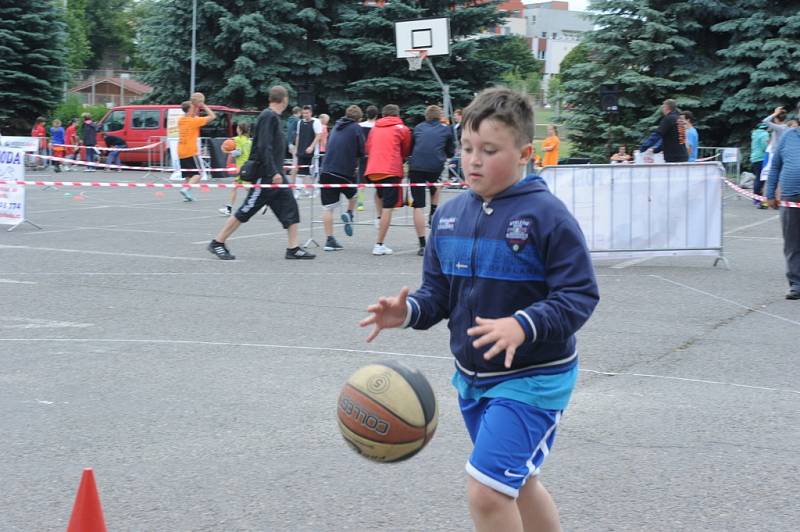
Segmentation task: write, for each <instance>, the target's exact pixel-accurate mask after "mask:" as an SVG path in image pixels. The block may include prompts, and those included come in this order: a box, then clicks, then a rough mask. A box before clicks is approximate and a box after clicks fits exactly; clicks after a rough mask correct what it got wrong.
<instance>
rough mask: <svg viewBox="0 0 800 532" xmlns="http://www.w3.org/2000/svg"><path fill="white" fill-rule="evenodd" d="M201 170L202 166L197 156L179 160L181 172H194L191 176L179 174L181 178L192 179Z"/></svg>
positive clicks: (186, 173) (185, 173)
mask: <svg viewBox="0 0 800 532" xmlns="http://www.w3.org/2000/svg"><path fill="white" fill-rule="evenodd" d="M202 169H203V164H202V163H201V162H200V157H199V156H198V155H192V156H191V157H186V158H185V159H181V170H195V171H196V172H195V173H194V174H193V173H191V172H181V173H182V174H183V177H192V176H193V175H197V174H199V173H200V172H201V170H202Z"/></svg>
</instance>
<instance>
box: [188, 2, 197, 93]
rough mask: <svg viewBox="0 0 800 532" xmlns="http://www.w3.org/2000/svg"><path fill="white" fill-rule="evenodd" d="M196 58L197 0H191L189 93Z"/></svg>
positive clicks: (192, 85)
mask: <svg viewBox="0 0 800 532" xmlns="http://www.w3.org/2000/svg"><path fill="white" fill-rule="evenodd" d="M196 60H197V0H192V67H191V71H192V74H191V78H190V80H189V94H193V93H194V69H195V61H196Z"/></svg>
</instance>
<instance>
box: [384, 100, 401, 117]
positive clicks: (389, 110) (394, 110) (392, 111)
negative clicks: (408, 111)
mask: <svg viewBox="0 0 800 532" xmlns="http://www.w3.org/2000/svg"><path fill="white" fill-rule="evenodd" d="M381 115H383V116H400V108H399V107H398V106H396V105H395V104H393V103H390V104H387V105H384V106H383V109H381Z"/></svg>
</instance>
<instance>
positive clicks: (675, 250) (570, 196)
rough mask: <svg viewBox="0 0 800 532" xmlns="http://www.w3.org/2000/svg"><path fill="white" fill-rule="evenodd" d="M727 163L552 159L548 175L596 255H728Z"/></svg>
mask: <svg viewBox="0 0 800 532" xmlns="http://www.w3.org/2000/svg"><path fill="white" fill-rule="evenodd" d="M724 175H725V169H724V168H723V167H722V165H721V164H720V163H716V162H709V163H677V164H646V165H638V164H613V165H612V164H609V165H570V166H550V167H546V168H544V169H543V170H542V171H541V176H542V177H543V178H544V180H545V182H547V185H548V186H549V188H550V190H551V191H552V192H553V194H555V195H556V197H558V198H559V199H560V200H561V201H563V202H564V203H565V204H566V206H567V208H568V209H569V211H570V212H571V213H572V215H573V216H575V218H576V219H577V220H578V223H579V224H580V226H581V229H582V230H583V232H584V235H585V236H586V241H587V244H588V245H589V249H590V250H591V252H592V254H593V255H594V256H595V257H620V256H631V257H648V256H664V255H706V256H715V257H717V260H716V261H715V262H714V264H715V265H716V264H717V263H718V262H719V261H720V260H722V261H725V259H724V257H723V255H722V177H723V176H724Z"/></svg>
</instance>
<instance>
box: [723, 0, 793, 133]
mask: <svg viewBox="0 0 800 532" xmlns="http://www.w3.org/2000/svg"><path fill="white" fill-rule="evenodd" d="M729 3H731V4H733V5H732V6H729V9H728V16H727V17H726V18H727V19H728V20H726V21H724V22H719V23H717V24H716V25H714V26H712V30H713V32H714V33H715V34H717V35H724V36H726V37H727V38H728V39H729V40H730V43H729V46H727V47H725V48H722V49H721V50H719V52H718V55H719V56H720V57H722V58H723V64H722V65H721V67H720V68H719V69H717V71H716V72H715V75H714V76H713V81H712V83H713V85H715V86H717V87H719V89H720V90H721V91H724V93H725V95H726V97H725V98H721V101H720V102H719V103H720V105H719V113H718V117H719V119H720V120H724V123H725V125H726V126H727V131H728V134H729V139H728V144H722V145H735V144H733V143H744V142H745V139H747V138H749V132H750V130H751V129H752V127H753V125H754V124H755V123H756V122H757V121H758V120H759V119H761V118H763V117H764V116H766V115H768V114H769V113H770V112H771V111H772V109H773V108H775V107H777V106H785V107H786V108H787V110H789V111H793V110H794V109H795V105H796V104H797V102H798V100H800V2H799V1H796V0H795V1H776V0H738V1H733V2H729Z"/></svg>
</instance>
